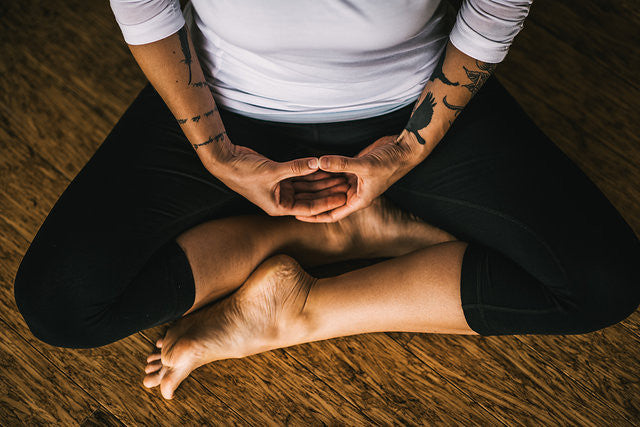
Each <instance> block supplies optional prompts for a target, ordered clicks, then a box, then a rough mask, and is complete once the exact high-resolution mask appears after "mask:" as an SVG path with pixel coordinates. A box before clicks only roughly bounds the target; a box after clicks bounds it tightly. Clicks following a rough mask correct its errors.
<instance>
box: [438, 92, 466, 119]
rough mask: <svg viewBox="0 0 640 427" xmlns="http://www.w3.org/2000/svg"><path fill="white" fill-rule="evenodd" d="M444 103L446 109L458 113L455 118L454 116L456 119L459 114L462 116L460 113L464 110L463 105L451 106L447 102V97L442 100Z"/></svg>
mask: <svg viewBox="0 0 640 427" xmlns="http://www.w3.org/2000/svg"><path fill="white" fill-rule="evenodd" d="M442 103H443V104H444V106H445V107H447V108H448V109H450V110H453V111H455V112H456V114H455V116H454V117H458V114H460V112H461V111H462V110H464V106H462V105H453V104H449V103H448V102H447V97H446V95H445V97H444V98H442Z"/></svg>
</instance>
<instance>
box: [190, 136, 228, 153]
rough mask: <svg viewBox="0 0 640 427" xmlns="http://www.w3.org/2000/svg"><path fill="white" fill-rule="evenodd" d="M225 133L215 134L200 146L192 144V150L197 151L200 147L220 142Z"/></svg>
mask: <svg viewBox="0 0 640 427" xmlns="http://www.w3.org/2000/svg"><path fill="white" fill-rule="evenodd" d="M226 133H227V132H226V131H224V132H222V133H219V134H217V135H216V136H214V137H209V139H207V140H206V141H205V142H202V143H200V144H193V148H194V149H195V150H196V151H198V147H201V146H203V145H207V144H211V143H212V142H218V141H220V140H221V139H223V138H224V135H225V134H226Z"/></svg>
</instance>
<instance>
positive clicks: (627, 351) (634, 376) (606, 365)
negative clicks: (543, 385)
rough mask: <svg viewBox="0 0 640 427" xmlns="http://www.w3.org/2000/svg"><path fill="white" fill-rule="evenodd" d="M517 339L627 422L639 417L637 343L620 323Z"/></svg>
mask: <svg viewBox="0 0 640 427" xmlns="http://www.w3.org/2000/svg"><path fill="white" fill-rule="evenodd" d="M518 339H519V340H520V341H522V342H523V343H524V344H526V345H527V346H528V347H529V348H530V349H531V350H532V352H535V353H537V355H538V357H540V358H542V359H544V360H546V361H549V362H552V363H553V365H554V366H555V367H556V368H557V369H559V370H560V371H562V372H563V373H564V374H565V375H567V376H568V377H570V378H572V379H573V380H574V381H575V382H576V383H578V384H580V386H581V387H582V388H583V389H585V390H587V391H588V392H589V394H590V395H591V396H592V397H593V398H594V399H598V400H600V402H602V403H604V404H605V405H607V406H608V407H609V408H611V410H612V411H615V412H617V413H619V414H620V415H622V416H624V417H625V418H626V419H627V420H628V421H630V422H633V421H638V420H640V346H638V342H637V341H635V340H634V339H633V338H630V337H629V334H628V333H627V331H626V329H625V328H623V327H622V325H614V326H611V327H608V328H605V329H602V330H600V331H596V332H592V333H589V334H583V335H557V336H553V335H551V336H534V335H521V336H518Z"/></svg>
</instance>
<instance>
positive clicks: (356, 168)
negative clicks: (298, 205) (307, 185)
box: [295, 133, 420, 222]
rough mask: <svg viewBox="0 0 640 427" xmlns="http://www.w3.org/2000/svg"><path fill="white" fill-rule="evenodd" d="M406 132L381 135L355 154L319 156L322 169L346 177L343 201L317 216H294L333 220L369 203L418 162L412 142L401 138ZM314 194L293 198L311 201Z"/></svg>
mask: <svg viewBox="0 0 640 427" xmlns="http://www.w3.org/2000/svg"><path fill="white" fill-rule="evenodd" d="M405 134H406V133H403V134H401V135H390V136H384V137H382V138H380V139H378V140H377V141H375V142H374V143H373V144H371V145H369V146H368V147H366V148H365V149H364V150H362V151H361V152H360V153H358V154H357V155H356V156H355V157H346V156H338V155H326V156H322V157H320V169H321V170H323V171H326V172H332V173H339V174H344V176H345V177H346V179H347V183H346V187H347V190H346V194H345V195H346V203H345V204H344V205H343V206H340V207H337V208H334V209H331V210H329V211H327V212H323V213H321V214H318V215H296V218H297V219H299V220H300V221H306V222H335V221H339V220H341V219H343V218H345V217H347V216H348V215H350V214H352V213H353V212H355V211H357V210H359V209H363V208H366V207H367V206H369V205H370V204H371V202H372V201H373V200H374V199H375V198H376V197H378V196H379V195H381V194H382V193H384V192H385V191H386V190H387V188H389V187H390V186H391V185H392V184H393V183H394V182H396V181H397V180H399V179H400V178H401V177H403V176H404V175H405V174H406V173H407V172H409V171H410V170H411V169H413V167H414V166H415V165H417V164H418V163H420V160H419V154H417V150H416V149H415V148H411V147H412V146H414V145H415V144H411V143H410V142H409V141H407V140H405V139H404V137H401V136H403V135H405ZM411 142H414V141H411ZM313 197H314V196H313V193H311V194H307V193H299V192H297V193H295V198H296V199H297V200H301V201H302V200H307V201H308V200H313Z"/></svg>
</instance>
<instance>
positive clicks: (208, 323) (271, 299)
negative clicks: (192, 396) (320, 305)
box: [143, 254, 317, 399]
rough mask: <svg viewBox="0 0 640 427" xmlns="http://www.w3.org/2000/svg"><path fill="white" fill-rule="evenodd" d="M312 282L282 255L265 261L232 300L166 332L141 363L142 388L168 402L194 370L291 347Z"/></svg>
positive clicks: (207, 308) (297, 337)
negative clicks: (154, 390) (157, 390)
mask: <svg viewBox="0 0 640 427" xmlns="http://www.w3.org/2000/svg"><path fill="white" fill-rule="evenodd" d="M316 280H317V279H315V278H313V277H312V276H310V275H309V274H307V273H306V272H305V271H304V270H303V269H302V267H301V266H300V265H299V264H298V262H296V261H295V260H294V259H293V258H291V257H289V256H287V255H280V254H279V255H274V256H272V257H270V258H268V259H266V260H265V261H263V262H262V263H261V264H260V265H259V266H258V267H257V268H256V269H255V270H254V271H253V273H252V274H251V275H250V276H249V278H248V279H247V280H246V282H245V283H244V284H243V285H242V286H241V287H240V288H238V290H237V291H235V292H234V293H233V294H231V295H229V296H228V297H226V298H224V299H222V300H219V301H216V302H214V303H213V304H210V305H208V306H205V307H203V308H201V309H200V310H197V311H195V312H193V313H191V314H189V315H188V316H185V317H183V318H181V319H179V320H178V321H177V322H176V323H175V324H174V325H172V326H171V327H170V328H169V329H168V330H167V332H166V334H165V336H164V338H162V339H160V340H158V342H157V343H156V347H157V349H156V350H155V351H154V352H153V353H152V354H151V355H149V357H148V358H147V366H146V368H145V373H146V376H145V377H144V380H143V384H144V385H145V386H146V387H148V388H152V387H156V386H160V391H161V393H162V396H163V397H164V398H166V399H171V398H173V395H174V393H175V390H176V389H177V388H178V386H179V385H180V383H181V382H182V381H183V380H184V379H186V378H187V377H188V376H189V374H190V373H191V372H192V371H193V370H194V369H197V368H198V367H200V366H203V365H205V364H207V363H210V362H213V361H216V360H222V359H230V358H240V357H246V356H250V355H252V354H256V353H261V352H264V351H268V350H272V349H275V348H281V347H287V346H289V345H293V344H296V343H297V342H299V341H300V339H301V337H303V336H304V334H305V324H304V320H303V318H302V316H301V315H302V309H303V308H304V304H305V302H306V298H307V296H308V294H309V291H310V290H311V287H312V286H313V284H314V283H315V281H316Z"/></svg>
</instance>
